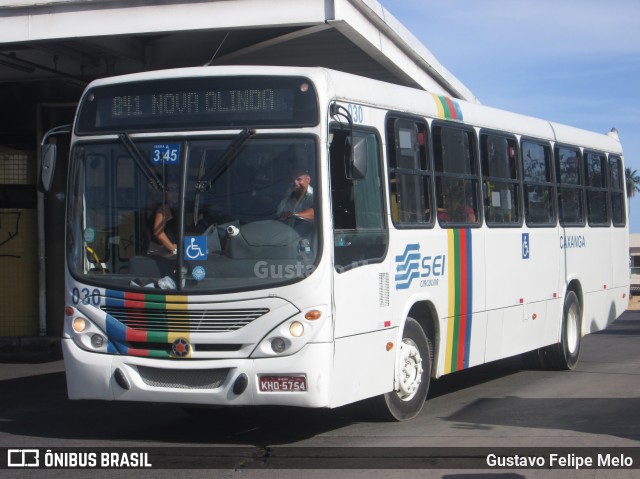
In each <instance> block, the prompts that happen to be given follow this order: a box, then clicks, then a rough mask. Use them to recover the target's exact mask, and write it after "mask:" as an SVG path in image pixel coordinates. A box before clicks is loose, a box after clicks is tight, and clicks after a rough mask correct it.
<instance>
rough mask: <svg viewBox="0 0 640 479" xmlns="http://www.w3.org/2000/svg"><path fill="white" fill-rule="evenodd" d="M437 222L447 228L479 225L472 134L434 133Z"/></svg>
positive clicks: (437, 128) (446, 129)
mask: <svg viewBox="0 0 640 479" xmlns="http://www.w3.org/2000/svg"><path fill="white" fill-rule="evenodd" d="M432 138H433V155H434V164H435V175H436V198H437V205H438V221H439V222H440V225H441V226H444V227H447V228H453V227H459V226H477V225H479V224H480V207H479V205H480V202H479V198H480V195H479V191H478V185H479V180H478V165H477V161H478V160H477V152H476V150H477V149H476V138H475V134H474V133H473V131H472V130H468V129H466V128H461V127H451V126H443V125H438V124H435V125H434V126H433V129H432Z"/></svg>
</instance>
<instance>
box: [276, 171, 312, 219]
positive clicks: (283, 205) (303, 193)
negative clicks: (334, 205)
mask: <svg viewBox="0 0 640 479" xmlns="http://www.w3.org/2000/svg"><path fill="white" fill-rule="evenodd" d="M314 216H315V215H314V208H313V186H311V176H310V175H309V171H308V170H306V169H304V168H294V169H293V170H292V171H291V187H290V189H289V190H288V191H287V194H286V196H285V197H284V198H283V199H282V201H281V202H280V204H279V205H278V218H280V219H281V220H290V219H298V220H303V221H313V220H314Z"/></svg>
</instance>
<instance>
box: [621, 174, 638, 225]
mask: <svg viewBox="0 0 640 479" xmlns="http://www.w3.org/2000/svg"><path fill="white" fill-rule="evenodd" d="M624 176H625V178H626V182H627V185H626V186H627V199H628V200H629V201H627V204H628V205H629V206H628V208H629V211H628V214H631V198H633V197H634V196H635V195H636V193H640V175H638V171H637V170H632V169H631V168H629V167H627V168H625V169H624Z"/></svg>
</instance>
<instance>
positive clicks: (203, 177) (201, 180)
mask: <svg viewBox="0 0 640 479" xmlns="http://www.w3.org/2000/svg"><path fill="white" fill-rule="evenodd" d="M255 134H256V130H250V129H249V128H245V129H244V130H242V131H241V132H240V133H238V135H237V136H236V137H235V138H234V139H233V140H232V141H231V143H229V146H227V148H226V149H225V150H224V151H223V152H222V155H221V156H220V160H219V161H218V163H217V164H216V165H215V166H214V167H213V168H212V169H211V170H209V172H207V173H206V174H205V172H204V161H205V157H206V150H205V151H203V152H202V158H201V159H200V169H199V171H198V181H196V198H195V204H194V207H193V221H194V224H195V225H197V224H198V210H199V209H200V193H204V192H205V191H207V190H210V189H211V186H212V185H213V184H214V183H215V182H216V181H218V178H220V177H221V176H222V175H223V174H224V172H225V171H227V169H228V168H229V167H230V166H231V165H232V164H233V162H234V161H235V159H236V158H237V157H238V153H240V151H241V150H242V147H243V146H244V144H245V143H246V142H247V140H249V138H251V137H253V136H254V135H255Z"/></svg>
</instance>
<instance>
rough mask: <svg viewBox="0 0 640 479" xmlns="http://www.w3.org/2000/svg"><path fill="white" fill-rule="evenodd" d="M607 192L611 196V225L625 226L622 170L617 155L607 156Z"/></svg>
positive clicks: (620, 161)
mask: <svg viewBox="0 0 640 479" xmlns="http://www.w3.org/2000/svg"><path fill="white" fill-rule="evenodd" d="M609 194H610V196H611V217H612V219H613V226H618V227H620V226H626V220H627V215H626V212H625V207H624V173H623V171H622V160H621V159H620V158H619V157H617V156H609Z"/></svg>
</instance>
